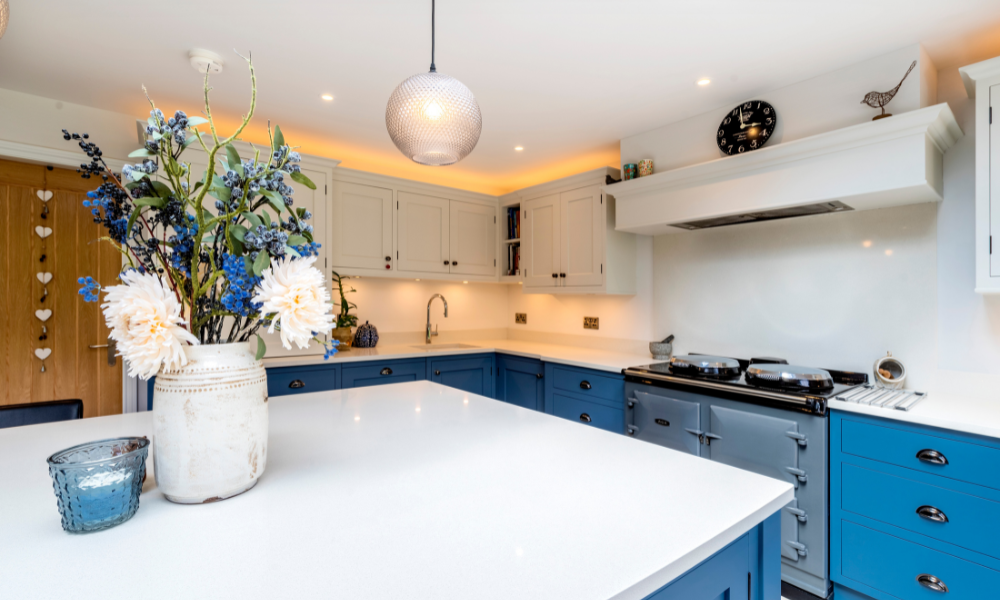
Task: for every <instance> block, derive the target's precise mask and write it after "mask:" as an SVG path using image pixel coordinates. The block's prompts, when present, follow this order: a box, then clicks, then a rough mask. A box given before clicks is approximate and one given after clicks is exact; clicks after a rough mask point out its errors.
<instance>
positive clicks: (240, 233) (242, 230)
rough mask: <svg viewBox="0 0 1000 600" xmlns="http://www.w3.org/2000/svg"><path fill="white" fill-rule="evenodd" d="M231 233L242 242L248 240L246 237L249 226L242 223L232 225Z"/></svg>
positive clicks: (230, 227)
mask: <svg viewBox="0 0 1000 600" xmlns="http://www.w3.org/2000/svg"><path fill="white" fill-rule="evenodd" d="M229 233H230V234H231V235H232V236H233V237H234V238H236V239H238V240H239V241H241V242H244V241H246V240H245V239H244V238H245V236H246V234H247V228H246V227H244V226H242V225H230V226H229Z"/></svg>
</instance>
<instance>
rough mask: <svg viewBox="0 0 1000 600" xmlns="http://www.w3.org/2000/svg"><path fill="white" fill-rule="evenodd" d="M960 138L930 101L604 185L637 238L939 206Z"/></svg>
mask: <svg viewBox="0 0 1000 600" xmlns="http://www.w3.org/2000/svg"><path fill="white" fill-rule="evenodd" d="M961 136H962V130H961V129H960V128H959V126H958V123H957V122H956V121H955V116H954V115H953V114H952V112H951V109H950V108H949V107H948V105H947V104H938V105H936V106H930V107H927V108H922V109H919V110H915V111H911V112H908V113H903V114H899V115H895V116H893V117H891V118H888V119H880V120H878V121H870V122H867V123H862V124H860V125H854V126H852V127H846V128H844V129H838V130H836V131H831V132H827V133H822V134H819V135H815V136H811V137H808V138H802V139H799V140H794V141H791V142H785V143H782V144H777V145H775V146H768V147H765V148H763V149H761V150H757V151H755V152H751V153H749V154H743V155H740V156H731V157H725V158H720V159H718V160H713V161H710V162H707V163H702V164H698V165H692V166H689V167H683V168H680V169H676V170H673V171H665V172H663V173H656V174H654V175H649V176H646V177H641V178H639V179H633V180H630V181H623V182H620V183H616V184H613V185H609V186H606V187H605V188H604V191H605V192H606V193H608V194H610V195H612V196H614V197H615V200H616V209H615V216H616V225H615V229H617V230H618V231H627V232H631V233H639V234H643V235H662V234H666V233H683V232H685V231H692V230H698V229H705V228H710V227H720V226H724V225H737V224H741V223H751V222H758V221H766V220H774V219H786V218H790V217H802V216H809V215H816V214H824V213H831V212H846V211H849V210H868V209H873V208H884V207H889V206H900V205H904V204H917V203H922V202H939V201H940V200H941V198H942V196H943V177H942V171H943V168H942V162H943V155H944V153H945V152H946V151H947V150H948V148H951V147H952V146H953V145H954V144H955V142H957V141H958V139H959V138H960V137H961Z"/></svg>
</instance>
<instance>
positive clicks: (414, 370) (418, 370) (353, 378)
mask: <svg viewBox="0 0 1000 600" xmlns="http://www.w3.org/2000/svg"><path fill="white" fill-rule="evenodd" d="M342 373H343V375H342V377H341V379H342V380H343V383H342V387H343V388H344V389H349V388H356V387H367V386H371V385H386V384H388V383H402V382H404V381H423V380H425V379H427V359H416V360H409V359H405V360H382V361H374V360H373V361H371V362H363V363H356V364H351V363H348V364H345V365H344V366H343V370H342ZM269 376H270V375H269Z"/></svg>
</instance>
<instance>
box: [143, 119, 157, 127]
mask: <svg viewBox="0 0 1000 600" xmlns="http://www.w3.org/2000/svg"><path fill="white" fill-rule="evenodd" d="M146 124H147V125H152V126H153V127H159V126H160V123H159V122H158V121H157V120H156V119H154V118H153V117H149V118H147V119H146Z"/></svg>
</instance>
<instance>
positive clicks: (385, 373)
mask: <svg viewBox="0 0 1000 600" xmlns="http://www.w3.org/2000/svg"><path fill="white" fill-rule="evenodd" d="M378 374H379V375H392V369H390V368H389V367H385V368H384V369H382V370H381V371H379V372H378Z"/></svg>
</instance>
